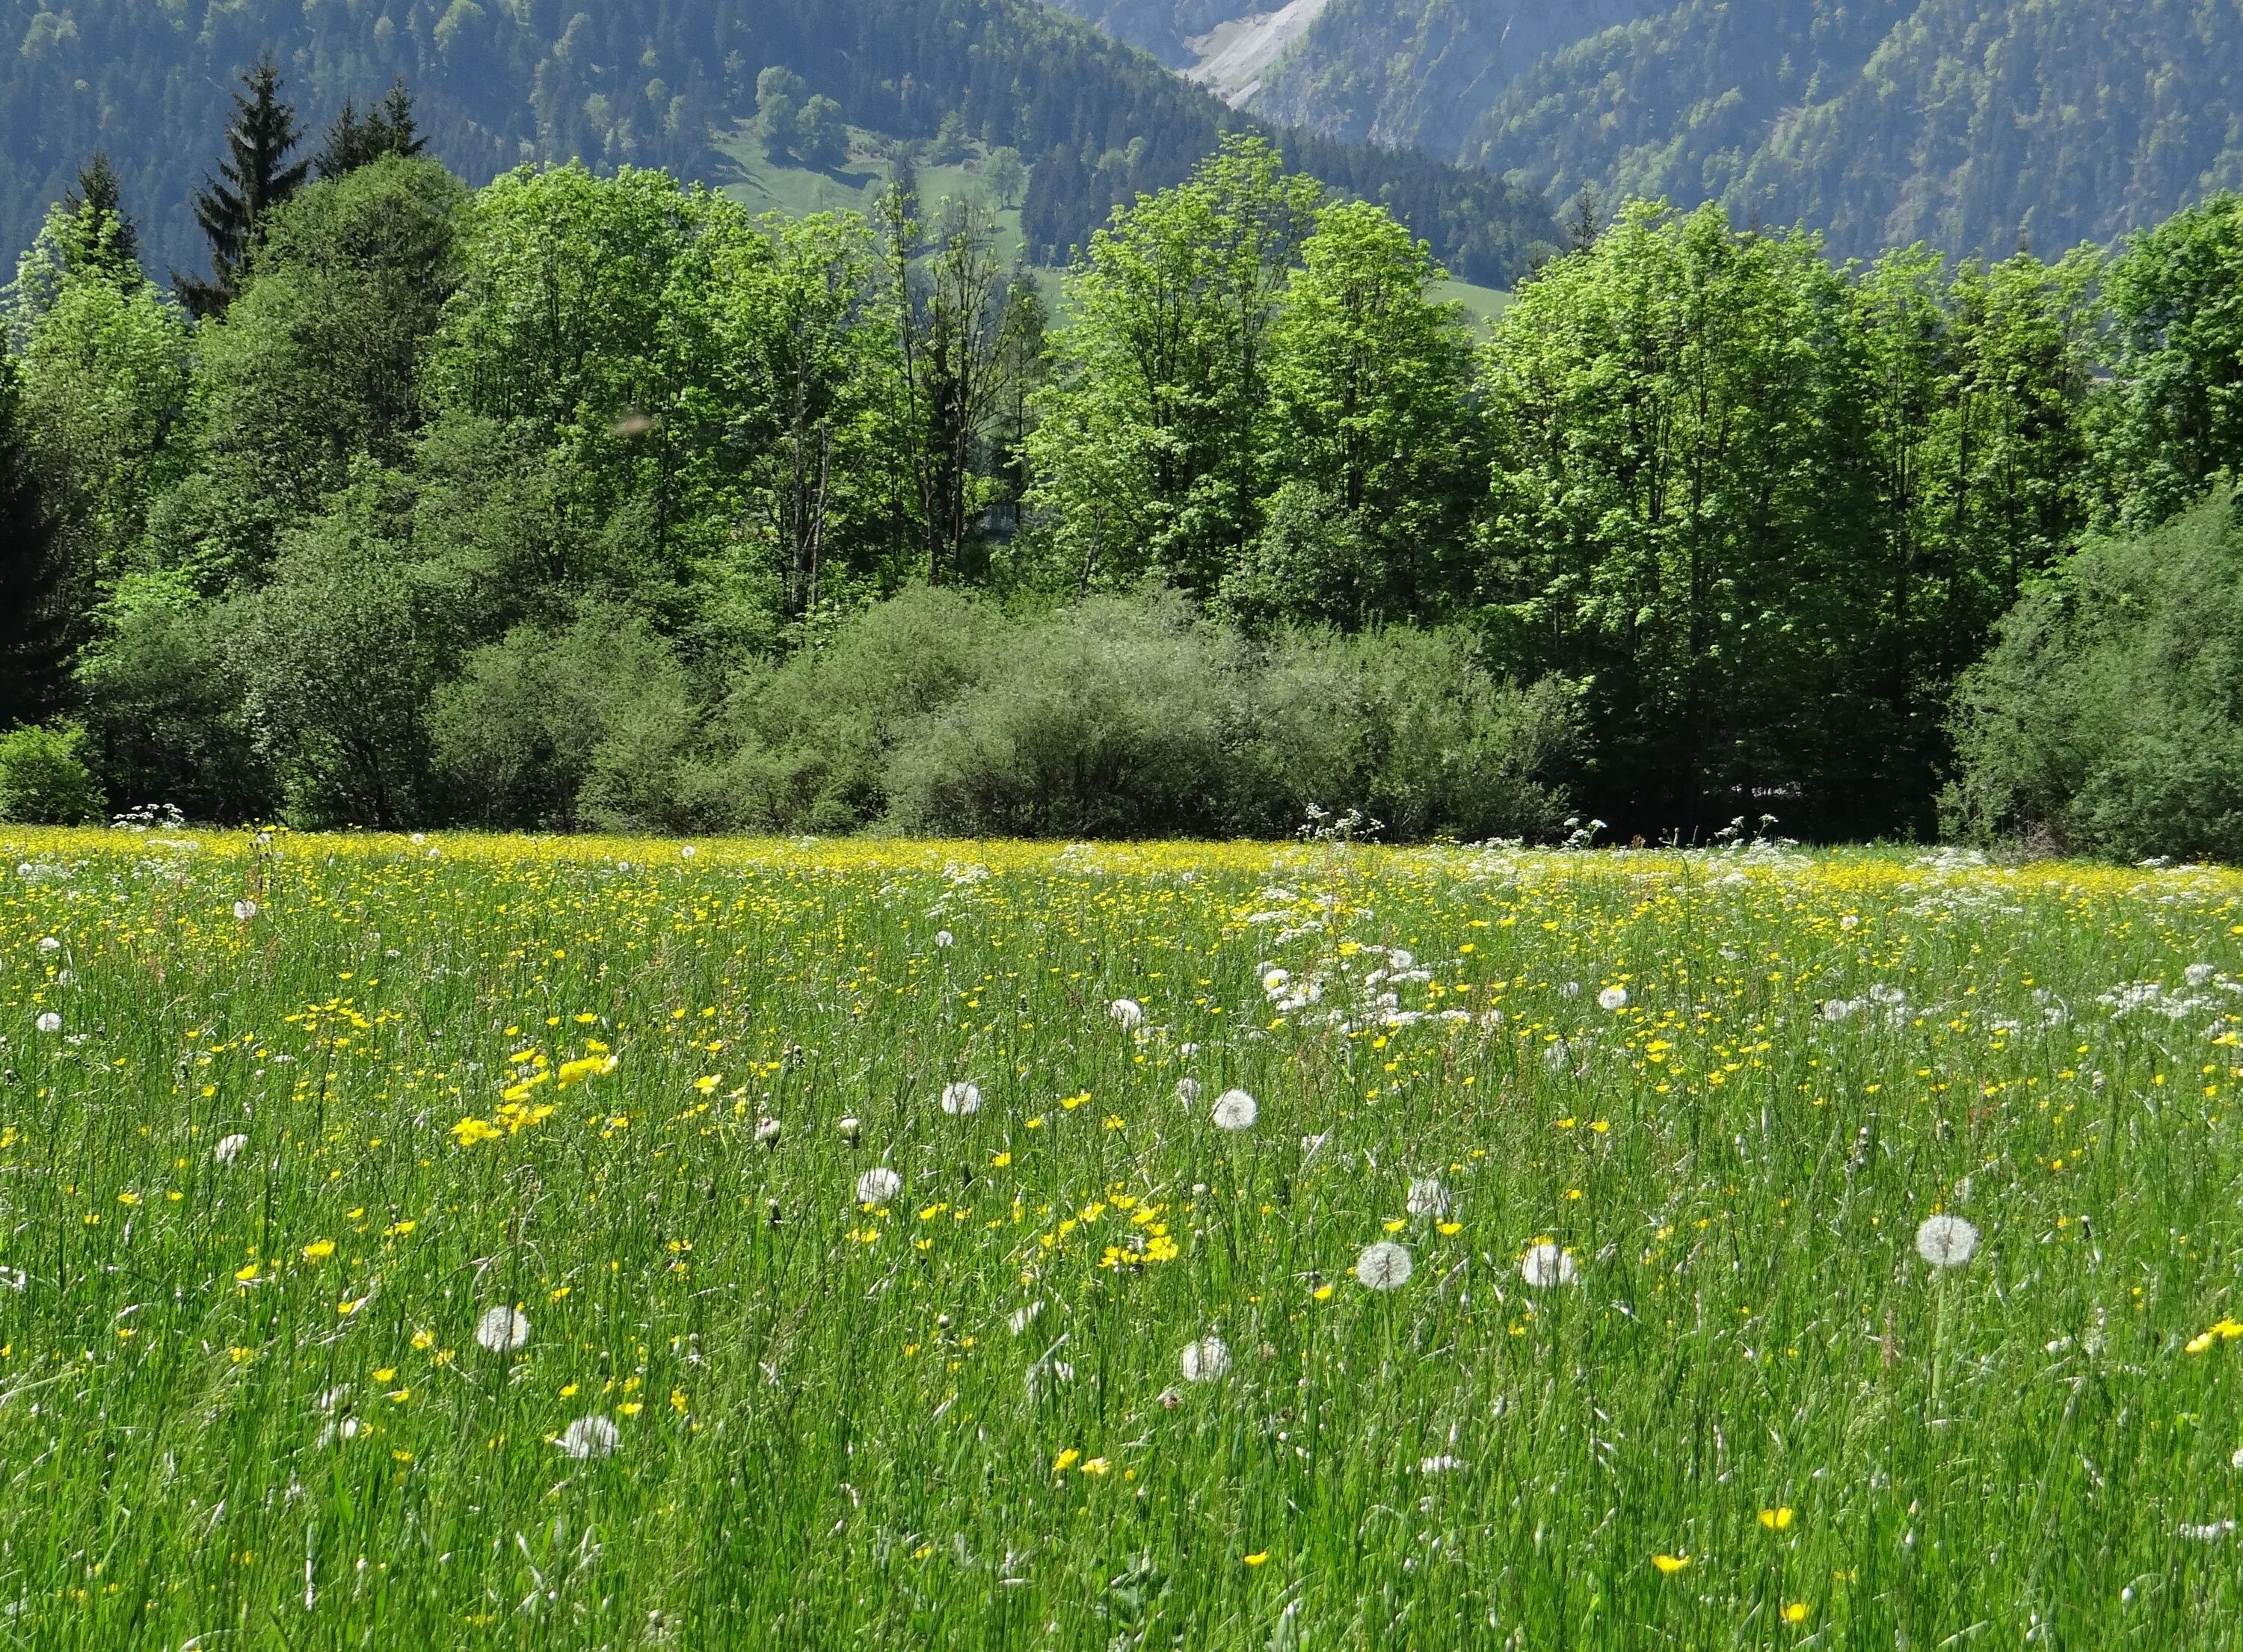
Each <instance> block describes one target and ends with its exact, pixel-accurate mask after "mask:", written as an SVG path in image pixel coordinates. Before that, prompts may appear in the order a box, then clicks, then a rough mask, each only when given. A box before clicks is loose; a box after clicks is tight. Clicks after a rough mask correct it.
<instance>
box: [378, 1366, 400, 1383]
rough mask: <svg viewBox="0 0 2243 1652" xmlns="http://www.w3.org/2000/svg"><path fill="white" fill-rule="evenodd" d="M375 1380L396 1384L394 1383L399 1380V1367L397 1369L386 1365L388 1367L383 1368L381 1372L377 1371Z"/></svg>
mask: <svg viewBox="0 0 2243 1652" xmlns="http://www.w3.org/2000/svg"><path fill="white" fill-rule="evenodd" d="M374 1380H375V1381H376V1382H394V1381H396V1380H397V1367H395V1366H394V1365H386V1366H384V1367H381V1370H379V1371H377V1372H375V1373H374Z"/></svg>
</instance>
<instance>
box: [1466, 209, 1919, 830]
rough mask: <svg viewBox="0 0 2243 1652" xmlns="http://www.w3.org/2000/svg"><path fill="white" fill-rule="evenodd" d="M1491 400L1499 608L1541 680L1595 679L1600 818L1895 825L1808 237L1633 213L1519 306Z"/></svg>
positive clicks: (1863, 588) (1855, 482) (1493, 550)
mask: <svg viewBox="0 0 2243 1652" xmlns="http://www.w3.org/2000/svg"><path fill="white" fill-rule="evenodd" d="M1485 394H1486V397H1487V401H1488V406H1489V408H1490V410H1491V414H1492V426H1493V428H1492V434H1491V440H1492V443H1493V445H1494V449H1495V458H1494V464H1493V477H1494V487H1493V492H1492V500H1491V516H1490V520H1489V522H1488V525H1487V528H1486V534H1487V552H1488V558H1489V560H1488V565H1487V567H1486V570H1485V575H1484V578H1485V597H1486V599H1487V601H1488V602H1489V605H1490V609H1489V616H1488V617H1489V619H1490V621H1491V622H1492V629H1494V630H1496V631H1497V632H1498V634H1499V637H1500V640H1501V641H1502V643H1503V644H1504V646H1505V647H1506V648H1509V649H1511V650H1512V651H1513V653H1514V655H1515V656H1516V657H1518V658H1519V659H1520V660H1521V661H1528V662H1534V663H1532V664H1530V665H1529V667H1528V670H1527V675H1539V671H1540V670H1543V669H1553V668H1554V669H1556V670H1559V671H1560V672H1562V673H1563V674H1564V675H1567V676H1569V677H1573V678H1576V679H1586V681H1587V682H1588V684H1589V687H1588V691H1587V695H1586V724H1587V729H1588V732H1589V736H1590V742H1591V745H1592V748H1593V750H1594V752H1595V755H1594V757H1593V769H1592V774H1591V779H1590V789H1589V790H1590V796H1589V798H1588V800H1587V801H1589V802H1590V803H1591V804H1592V806H1593V807H1595V808H1596V809H1598V812H1599V813H1600V814H1603V815H1605V816H1606V818H1608V819H1610V820H1611V821H1613V823H1614V825H1615V826H1617V827H1619V828H1620V829H1621V830H1623V831H1641V832H1643V833H1644V834H1645V835H1647V836H1651V835H1654V834H1657V833H1660V832H1664V831H1667V830H1670V829H1680V830H1681V831H1683V832H1685V833H1688V832H1691V831H1693V830H1695V829H1700V828H1701V827H1705V826H1708V825H1711V824H1713V823H1715V822H1717V821H1725V820H1728V819H1729V818H1731V817H1732V816H1736V815H1739V814H1759V813H1761V812H1768V813H1774V814H1776V815H1779V816H1783V817H1784V818H1785V819H1786V820H1787V823H1788V824H1790V825H1791V826H1792V827H1793V828H1794V829H1822V830H1840V831H1843V830H1860V829H1865V828H1866V829H1877V828H1878V827H1879V826H1881V825H1883V824H1885V822H1884V821H1883V820H1882V819H1880V817H1879V815H1878V813H1877V811H1878V810H1879V809H1882V808H1883V807H1884V806H1885V805H1886V803H1887V802H1889V800H1888V799H1886V798H1884V797H1883V796H1882V795H1880V794H1879V793H1878V792H1877V791H1876V790H1875V789H1873V788H1872V787H1870V786H1869V784H1868V780H1869V776H1871V775H1872V774H1873V773H1874V767H1873V765H1874V761H1875V756H1876V753H1877V752H1878V751H1879V750H1880V749H1882V747H1883V742H1885V740H1886V738H1887V730H1886V729H1885V728H1884V726H1883V722H1882V721H1881V714H1880V712H1879V709H1878V707H1877V705H1876V702H1875V700H1874V698H1873V697H1872V696H1871V695H1869V693H1868V692H1867V687H1868V685H1867V683H1866V682H1865V681H1864V678H1865V676H1866V675H1867V674H1866V672H1865V669H1864V667H1863V663H1862V661H1864V659H1865V658H1866V659H1874V658H1875V657H1876V641H1875V634H1876V625H1877V613H1878V608H1879V606H1880V599H1879V595H1878V593H1877V591H1876V581H1875V580H1874V579H1873V578H1872V577H1870V575H1869V568H1870V567H1871V566H1872V563H1873V558H1874V552H1875V546H1876V538H1875V506H1874V495H1873V492H1872V488H1871V485H1870V477H1869V473H1868V469H1867V467H1866V466H1865V465H1864V463H1863V461H1862V452H1863V443H1862V436H1861V433H1860V430H1859V426H1858V418H1859V403H1860V400H1861V380H1860V368H1859V365H1858V348H1857V346H1856V343H1855V341H1854V339H1853V336H1852V331H1851V326H1850V314H1849V304H1848V294H1847V292H1846V289H1845V286H1844V284H1843V283H1842V280H1841V279H1840V277H1839V275H1838V273H1837V272H1836V271H1835V270H1833V269H1832V268H1831V267H1830V265H1829V263H1828V261H1827V260H1825V259H1823V257H1822V252H1821V249H1820V247H1819V245H1817V244H1816V242H1815V240H1814V239H1813V238H1811V237H1809V236H1804V235H1781V236H1762V235H1755V234H1739V233H1737V232H1733V231H1732V230H1731V229H1730V227H1729V225H1728V221H1727V220H1726V219H1725V218H1723V217H1722V215H1721V212H1720V211H1719V210H1718V209H1715V208H1710V207H1708V208H1704V209H1701V211H1699V212H1694V213H1692V214H1690V215H1688V216H1687V217H1680V216H1676V215H1674V214H1673V213H1670V212H1667V211H1666V210H1664V209H1663V208H1661V207H1659V206H1656V205H1642V204H1639V205H1634V206H1633V207H1630V208H1629V209H1628V210H1627V211H1626V212H1623V213H1622V214H1621V216H1620V219H1619V221H1618V222H1617V223H1615V224H1614V225H1613V227H1612V228H1611V229H1610V230H1609V231H1607V232H1606V234H1605V235H1604V236H1603V238H1601V239H1600V240H1599V241H1598V243H1597V245H1596V246H1595V247H1594V248H1593V250H1592V251H1591V252H1587V253H1585V254H1581V255H1577V256H1574V257H1572V258H1566V259H1559V260H1558V261H1556V262H1555V263H1553V264H1552V265H1550V266H1549V267H1548V268H1547V269H1546V270H1545V271H1544V272H1543V273H1542V274H1541V276H1539V278H1538V279H1535V280H1534V281H1532V282H1530V283H1528V284H1527V285H1525V286H1523V287H1521V288H1520V289H1519V294H1518V296H1517V298H1516V299H1515V300H1514V301H1513V303H1512V306H1511V307H1510V308H1509V309H1507V310H1505V312H1504V313H1503V315H1502V317H1501V318H1500V319H1499V321H1498V322H1497V325H1496V329H1495V332H1494V335H1493V338H1492V342H1491V345H1490V347H1489V350H1488V353H1487V359H1486V385H1485ZM1865 639H1867V641H1866V644H1865V641H1864V640H1865Z"/></svg>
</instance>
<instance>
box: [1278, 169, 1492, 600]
mask: <svg viewBox="0 0 2243 1652" xmlns="http://www.w3.org/2000/svg"><path fill="white" fill-rule="evenodd" d="M1301 260H1302V261H1301V265H1300V267H1299V268H1298V269H1297V270H1295V271H1294V272H1292V274H1291V276H1290V279H1288V281H1287V282H1286V285H1285V289H1284V294H1283V307H1282V309H1281V311H1280V313H1279V316H1278V319H1277V322H1276V326H1275V327H1274V328H1273V329H1272V331H1271V332H1270V368H1269V383H1270V399H1269V402H1268V405H1267V408H1266V413H1265V417H1264V420H1263V430H1264V433H1263V454H1264V461H1263V462H1264V464H1265V466H1266V467H1267V470H1268V473H1269V474H1270V476H1271V477H1273V478H1282V479H1285V480H1295V481H1305V482H1308V483H1310V484H1312V485H1313V486H1314V487H1316V488H1317V489H1318V490H1319V491H1320V492H1321V493H1322V494H1324V496H1325V498H1326V499H1327V500H1329V501H1330V507H1331V508H1333V509H1335V510H1337V511H1340V512H1344V513H1346V514H1350V515H1351V516H1352V517H1354V518H1355V519H1356V520H1358V521H1359V522H1360V523H1361V524H1362V534H1363V536H1364V541H1365V546H1366V551H1367V554H1368V558H1369V566H1368V567H1367V568H1366V569H1365V570H1364V571H1365V572H1366V573H1367V574H1368V575H1369V581H1370V582H1369V584H1368V586H1367V587H1366V588H1363V589H1361V590H1360V591H1359V592H1358V593H1357V602H1358V607H1357V612H1356V614H1354V615H1353V616H1351V617H1352V618H1353V619H1354V620H1356V621H1358V622H1360V621H1368V620H1371V619H1374V618H1379V617H1384V618H1391V619H1398V620H1401V619H1410V618H1416V617H1424V616H1425V615H1427V614H1431V613H1433V612H1436V611H1438V609H1440V608H1443V607H1444V606H1445V605H1447V604H1448V603H1450V602H1452V601H1455V600H1457V599H1458V598H1460V597H1463V596H1465V595H1468V594H1469V592H1470V588H1471V582H1472V570H1471V568H1470V567H1468V566H1467V564H1466V563H1465V559H1464V555H1463V552H1464V547H1465V536H1466V528H1467V527H1468V524H1469V520H1470V515H1471V512H1472V505H1473V502H1474V500H1475V498H1476V496H1477V495H1478V494H1479V493H1480V492H1481V491H1482V489H1483V488H1484V486H1485V483H1484V480H1483V478H1484V476H1485V471H1484V469H1483V468H1482V466H1481V463H1480V456H1479V453H1478V444H1477V443H1476V441H1475V440H1474V438H1473V428H1472V406H1471V403H1470V400H1469V396H1470V393H1471V387H1472V351H1471V346H1469V344H1468V343H1467V342H1466V339H1465V331H1464V311H1463V309H1462V307H1461V306H1458V305H1455V304H1440V303H1436V302H1435V301H1434V300H1433V299H1432V297H1431V292H1432V289H1433V286H1434V284H1435V283H1437V282H1438V281H1440V280H1442V279H1445V275H1444V272H1443V271H1442V269H1441V266H1440V265H1438V264H1437V263H1435V262H1434V261H1433V256H1432V253H1431V251H1430V250H1429V249H1428V248H1427V247H1426V245H1425V243H1424V242H1422V241H1413V240H1412V239H1411V237H1410V232H1408V231H1407V230H1405V229H1404V228H1403V227H1402V226H1401V225H1399V224H1397V223H1396V222H1395V221H1394V219H1393V218H1392V217H1391V216H1390V215H1389V214H1388V213H1387V212H1386V210H1385V209H1384V207H1379V206H1374V205H1370V204H1369V203H1367V202H1363V201H1343V202H1334V203H1332V204H1330V205H1326V206H1324V208H1322V209H1321V210H1320V211H1319V212H1317V219H1316V230H1315V232H1314V233H1313V234H1311V235H1310V237H1309V238H1307V239H1306V240H1305V241H1303V243H1302V245H1301Z"/></svg>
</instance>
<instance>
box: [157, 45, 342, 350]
mask: <svg viewBox="0 0 2243 1652" xmlns="http://www.w3.org/2000/svg"><path fill="white" fill-rule="evenodd" d="M241 84H243V85H244V86H245V87H246V88H247V89H248V96H246V97H244V96H243V95H242V94H241V93H240V92H236V93H234V94H233V108H234V114H233V124H232V125H230V126H228V127H227V128H226V158H225V159H224V160H222V161H221V162H219V176H218V177H217V178H206V179H205V184H204V187H203V189H202V191H200V192H199V194H198V195H197V196H196V197H195V221H196V222H197V223H198V224H199V225H202V228H203V233H204V234H205V236H207V237H209V238H210V245H211V279H209V280H207V281H202V280H197V279H195V278H193V277H192V276H181V275H178V274H177V273H176V272H174V274H173V276H172V285H174V286H175V287H177V288H178V293H179V297H180V299H181V300H182V301H183V302H184V303H185V305H186V306H187V308H188V309H190V310H192V312H194V313H195V314H196V315H198V316H212V315H222V314H224V313H225V311H226V306H227V305H228V304H230V303H232V300H233V297H234V294H235V292H237V291H238V289H239V283H240V280H241V276H242V271H243V268H244V266H245V265H246V264H247V262H248V260H249V255H250V253H251V252H253V251H254V250H255V249H256V246H257V244H258V242H259V240H261V239H262V238H263V236H264V223H265V217H266V214H267V213H268V212H271V211H272V210H273V208H274V207H276V206H278V205H280V203H281V202H283V201H285V200H286V199H287V198H289V197H290V196H291V195H293V194H294V193H295V192H296V191H298V190H299V189H300V188H301V187H302V186H303V183H304V178H305V176H306V174H307V173H308V172H309V171H311V169H312V164H311V162H310V161H308V160H300V161H298V162H297V163H296V164H295V165H293V166H292V165H287V164H286V163H287V159H288V151H291V150H293V149H294V148H295V147H296V144H297V142H298V141H299V139H300V138H301V137H302V136H303V133H302V131H301V129H300V128H299V127H298V125H297V124H296V108H295V105H294V104H286V103H283V102H282V101H281V100H280V69H279V67H278V66H277V65H276V64H274V63H273V59H272V58H271V57H269V56H261V57H259V58H258V60H257V61H256V63H255V64H252V65H251V66H250V69H249V71H248V72H246V74H244V75H243V76H242V77H241Z"/></svg>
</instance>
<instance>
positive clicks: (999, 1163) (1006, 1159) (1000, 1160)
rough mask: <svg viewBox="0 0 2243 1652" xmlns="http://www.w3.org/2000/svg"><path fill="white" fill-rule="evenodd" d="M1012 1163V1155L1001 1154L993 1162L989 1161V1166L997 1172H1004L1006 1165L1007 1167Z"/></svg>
mask: <svg viewBox="0 0 2243 1652" xmlns="http://www.w3.org/2000/svg"><path fill="white" fill-rule="evenodd" d="M1012 1162H1013V1156H1012V1154H1010V1153H1000V1154H998V1155H997V1156H996V1157H995V1158H993V1159H991V1160H990V1161H989V1164H990V1165H991V1167H992V1168H993V1169H996V1170H1002V1169H1004V1168H1005V1166H1006V1165H1009V1164H1011V1163H1012Z"/></svg>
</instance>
